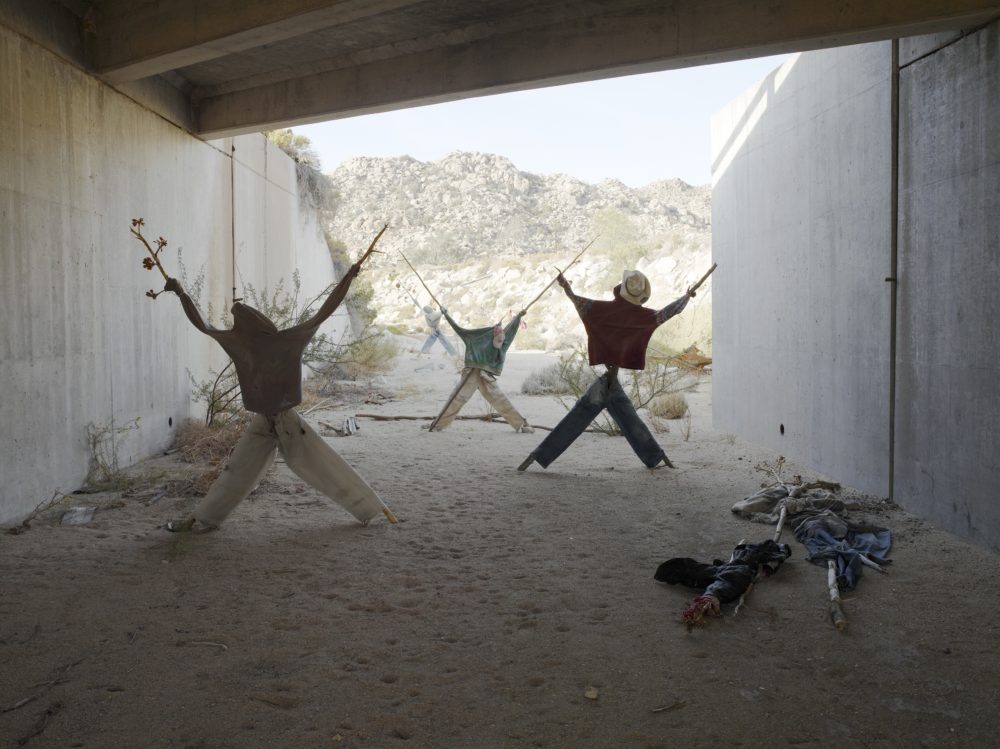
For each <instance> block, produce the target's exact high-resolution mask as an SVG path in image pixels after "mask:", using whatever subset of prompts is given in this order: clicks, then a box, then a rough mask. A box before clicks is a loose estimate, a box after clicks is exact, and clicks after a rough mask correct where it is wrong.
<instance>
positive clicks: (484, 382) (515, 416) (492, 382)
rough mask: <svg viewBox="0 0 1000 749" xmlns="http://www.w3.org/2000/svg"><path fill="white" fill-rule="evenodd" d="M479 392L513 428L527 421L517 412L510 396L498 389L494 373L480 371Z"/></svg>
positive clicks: (519, 426) (518, 427)
mask: <svg viewBox="0 0 1000 749" xmlns="http://www.w3.org/2000/svg"><path fill="white" fill-rule="evenodd" d="M479 392H480V393H482V395H483V397H484V398H485V399H486V400H487V402H488V403H489V404H490V405H491V406H493V408H495V409H496V410H497V413H498V414H500V415H501V416H503V417H504V418H505V419H506V420H507V423H508V424H510V425H511V426H512V427H514V429H515V430H517V429H520V428H521V427H522V426H524V425H525V424H527V423H528V420H527V419H525V418H524V417H523V416H521V414H519V413H518V411H517V409H516V408H514V404H513V403H511V402H510V398H508V397H507V395H506V394H505V393H504V391H503V390H501V389H500V386H499V385H497V378H496V376H495V375H492V374H490V373H489V372H482V373H481V377H480V378H479Z"/></svg>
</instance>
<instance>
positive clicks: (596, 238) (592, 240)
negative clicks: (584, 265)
mask: <svg viewBox="0 0 1000 749" xmlns="http://www.w3.org/2000/svg"><path fill="white" fill-rule="evenodd" d="M600 236H601V235H600V234H598V235H597V236H596V237H594V238H593V239H591V240H590V241H589V242H588V243H587V246H586V247H584V248H583V249H582V250H580V252H578V253H577V255H576V257H575V258H573V259H572V260H571V261H570V264H569V265H567V266H566V268H565V269H564V270H561V271H559V273H560V274H565V273H566V271H568V270H569V269H570V268H572V267H573V266H574V265H576V261H577V260H579V259H580V258H581V257H583V253H585V252H586V251H587V250H589V249H590V247H591V245H593V244H594V242H596V241H597V240H598V239H600ZM556 270H559V269H558V268H557V269H556ZM558 278H559V276H556V277H555V278H553V279H552V280H551V281H549V283H548V286H546V287H545V288H544V289H542V291H541V293H540V294H539V295H538V296H536V297H535V298H534V299H532V300H531V301H530V302H528V303H527V304H526V305H525V307H524V311H525V312H527V311H528V308H529V307H530V306H531V305H533V304H534V303H535V302H537V301H538V300H539V299H541V298H542V297H543V296H545V292H546V291H548V290H549V289H551V288H552V284H554V283H555V282H556V281H557V280H558Z"/></svg>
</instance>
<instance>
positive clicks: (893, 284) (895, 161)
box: [885, 39, 899, 500]
mask: <svg viewBox="0 0 1000 749" xmlns="http://www.w3.org/2000/svg"><path fill="white" fill-rule="evenodd" d="M891 67H892V70H891V82H890V89H889V90H890V94H889V96H890V107H889V121H890V124H889V127H890V130H891V135H890V142H891V157H890V164H889V170H890V172H891V173H890V176H889V184H890V187H889V190H890V196H889V223H890V226H889V277H888V278H887V279H885V280H886V281H888V282H889V477H888V478H889V487H888V489H889V491H888V496H889V499H890V500H891V499H893V494H894V491H895V478H896V477H895V471H896V333H897V325H896V305H897V299H898V291H899V279H898V278H897V277H896V273H897V272H898V270H899V40H898V39H893V40H892V63H891Z"/></svg>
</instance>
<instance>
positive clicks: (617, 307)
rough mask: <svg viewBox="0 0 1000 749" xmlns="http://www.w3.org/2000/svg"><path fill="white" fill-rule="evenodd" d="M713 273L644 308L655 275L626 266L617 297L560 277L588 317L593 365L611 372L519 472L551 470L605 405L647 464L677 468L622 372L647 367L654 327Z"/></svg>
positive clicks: (676, 311) (585, 320)
mask: <svg viewBox="0 0 1000 749" xmlns="http://www.w3.org/2000/svg"><path fill="white" fill-rule="evenodd" d="M713 270H714V266H713ZM711 272H712V271H709V272H708V273H706V274H705V275H704V276H703V277H702V279H701V281H698V283H697V284H695V285H694V286H692V287H691V288H690V289H688V290H687V292H686V293H685V294H684V296H682V297H680V298H679V299H677V300H676V301H674V302H671V303H670V304H668V305H667V306H666V307H664V308H663V309H660V310H654V309H649V308H647V307H643V306H642V305H643V304H644V303H645V302H646V301H648V300H649V296H650V285H649V279H647V278H646V276H645V275H643V274H642V273H640V272H639V271H637V270H626V271H625V272H624V273H623V274H622V282H621V283H620V284H618V285H617V286H615V288H614V289H613V292H612V293H613V296H614V298H613V299H612V300H611V301H596V300H593V299H587V298H586V297H582V296H577V295H576V294H574V293H573V289H572V287H571V286H570V285H569V282H568V281H567V280H566V279H565V278H564V277H563V275H562V274H561V273H560V274H559V275H558V276H557V277H556V280H557V281H558V282H559V285H560V286H562V287H563V290H564V291H565V292H566V295H567V296H568V297H569V298H570V299H571V300H572V302H573V304H574V306H575V307H576V311H577V313H578V314H579V315H580V319H581V320H583V326H584V328H585V329H586V331H587V350H588V353H589V360H590V365H591V366H596V365H598V364H603V365H605V366H606V367H607V370H606V371H605V373H604V374H602V375H601V376H600V377H598V378H597V379H596V380H595V381H594V383H593V384H592V385H591V386H590V387H589V388H588V389H587V391H586V392H585V393H584V394H583V395H582V396H581V397H580V399H579V400H578V401H577V402H576V404H575V405H574V406H573V408H572V409H571V410H570V411H569V413H567V414H566V416H564V417H563V419H562V421H560V422H559V423H558V424H557V425H556V427H555V429H553V430H552V431H551V432H550V433H549V435H548V436H547V437H546V438H545V439H544V440H542V442H541V443H540V444H539V445H538V447H536V448H535V449H534V450H533V451H532V452H531V453H530V454H529V455H528V457H527V458H525V460H524V461H523V462H522V463H521V465H519V466H518V468H517V470H519V471H524V470H526V469H527V468H528V466H530V465H531V464H532V463H533V462H536V461H537V462H538V463H539V464H540V465H541V466H542V467H543V468H548V466H549V465H550V464H551V463H552V461H554V460H555V459H556V458H558V457H559V456H560V455H562V454H563V452H565V451H566V448H568V447H569V446H570V445H571V444H573V442H574V441H575V440H576V438H577V437H579V436H580V435H581V434H583V432H584V430H585V429H586V428H587V427H588V426H590V423H591V422H592V421H593V420H594V419H595V418H597V416H598V414H600V413H601V411H603V410H604V409H607V410H608V413H609V414H610V415H611V418H612V419H614V421H615V423H616V424H617V425H618V427H619V429H621V431H622V434H623V435H624V436H625V439H626V440H628V443H629V445H630V446H631V447H632V450H633V451H634V452H635V454H636V455H638V456H639V459H640V460H641V461H642V462H643V463H645V464H646V466H647V467H649V468H655V467H658V466H659V465H660V464H661V463H662V464H663V465H665V466H669V467H671V468H673V463H671V462H670V459H669V458H668V457H667V454H666V453H665V452H664V451H663V448H661V447H660V445H659V444H658V443H657V442H656V440H655V439H654V438H653V435H652V434H650V432H649V429H648V428H647V427H646V425H645V424H644V423H643V421H642V419H640V418H639V415H638V414H637V413H636V411H635V406H633V405H632V401H631V400H630V399H629V397H628V395H627V394H626V393H625V390H624V389H623V388H622V386H621V384H620V383H619V382H618V370H619V368H624V369H639V370H641V369H645V367H646V348H647V346H648V345H649V339H650V338H651V337H652V335H653V331H655V330H656V329H657V328H658V327H659V326H660V325H662V324H663V323H665V322H666V321H667V320H669V319H670V318H672V317H674V316H675V315H677V314H679V313H680V312H681V311H683V309H684V308H685V307H686V306H687V303H688V300H690V299H691V298H692V297H693V296H694V295H695V291H696V290H697V288H698V286H700V285H701V283H702V282H703V281H704V280H705V279H706V278H707V277H708V275H709V274H710V273H711Z"/></svg>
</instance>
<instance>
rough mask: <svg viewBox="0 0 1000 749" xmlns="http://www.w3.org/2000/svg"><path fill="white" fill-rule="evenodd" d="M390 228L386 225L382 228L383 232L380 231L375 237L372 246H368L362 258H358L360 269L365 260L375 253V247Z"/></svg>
mask: <svg viewBox="0 0 1000 749" xmlns="http://www.w3.org/2000/svg"><path fill="white" fill-rule="evenodd" d="M388 228H389V224H385V225H384V226H383V227H382V231H380V232H379V233H378V234H376V235H375V239H373V240H372V243H371V244H370V245H368V249H367V250H365V254H364V255H362V256H361V257H360V258H358V267H360V266H361V265H362V263H364V262H365V260H367V259H368V256H369V255H371V254H372V253H373V252H375V245H376V244H377V243H378V241H379V240H380V239H381V238H382V235H383V234H385V230H386V229H388Z"/></svg>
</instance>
